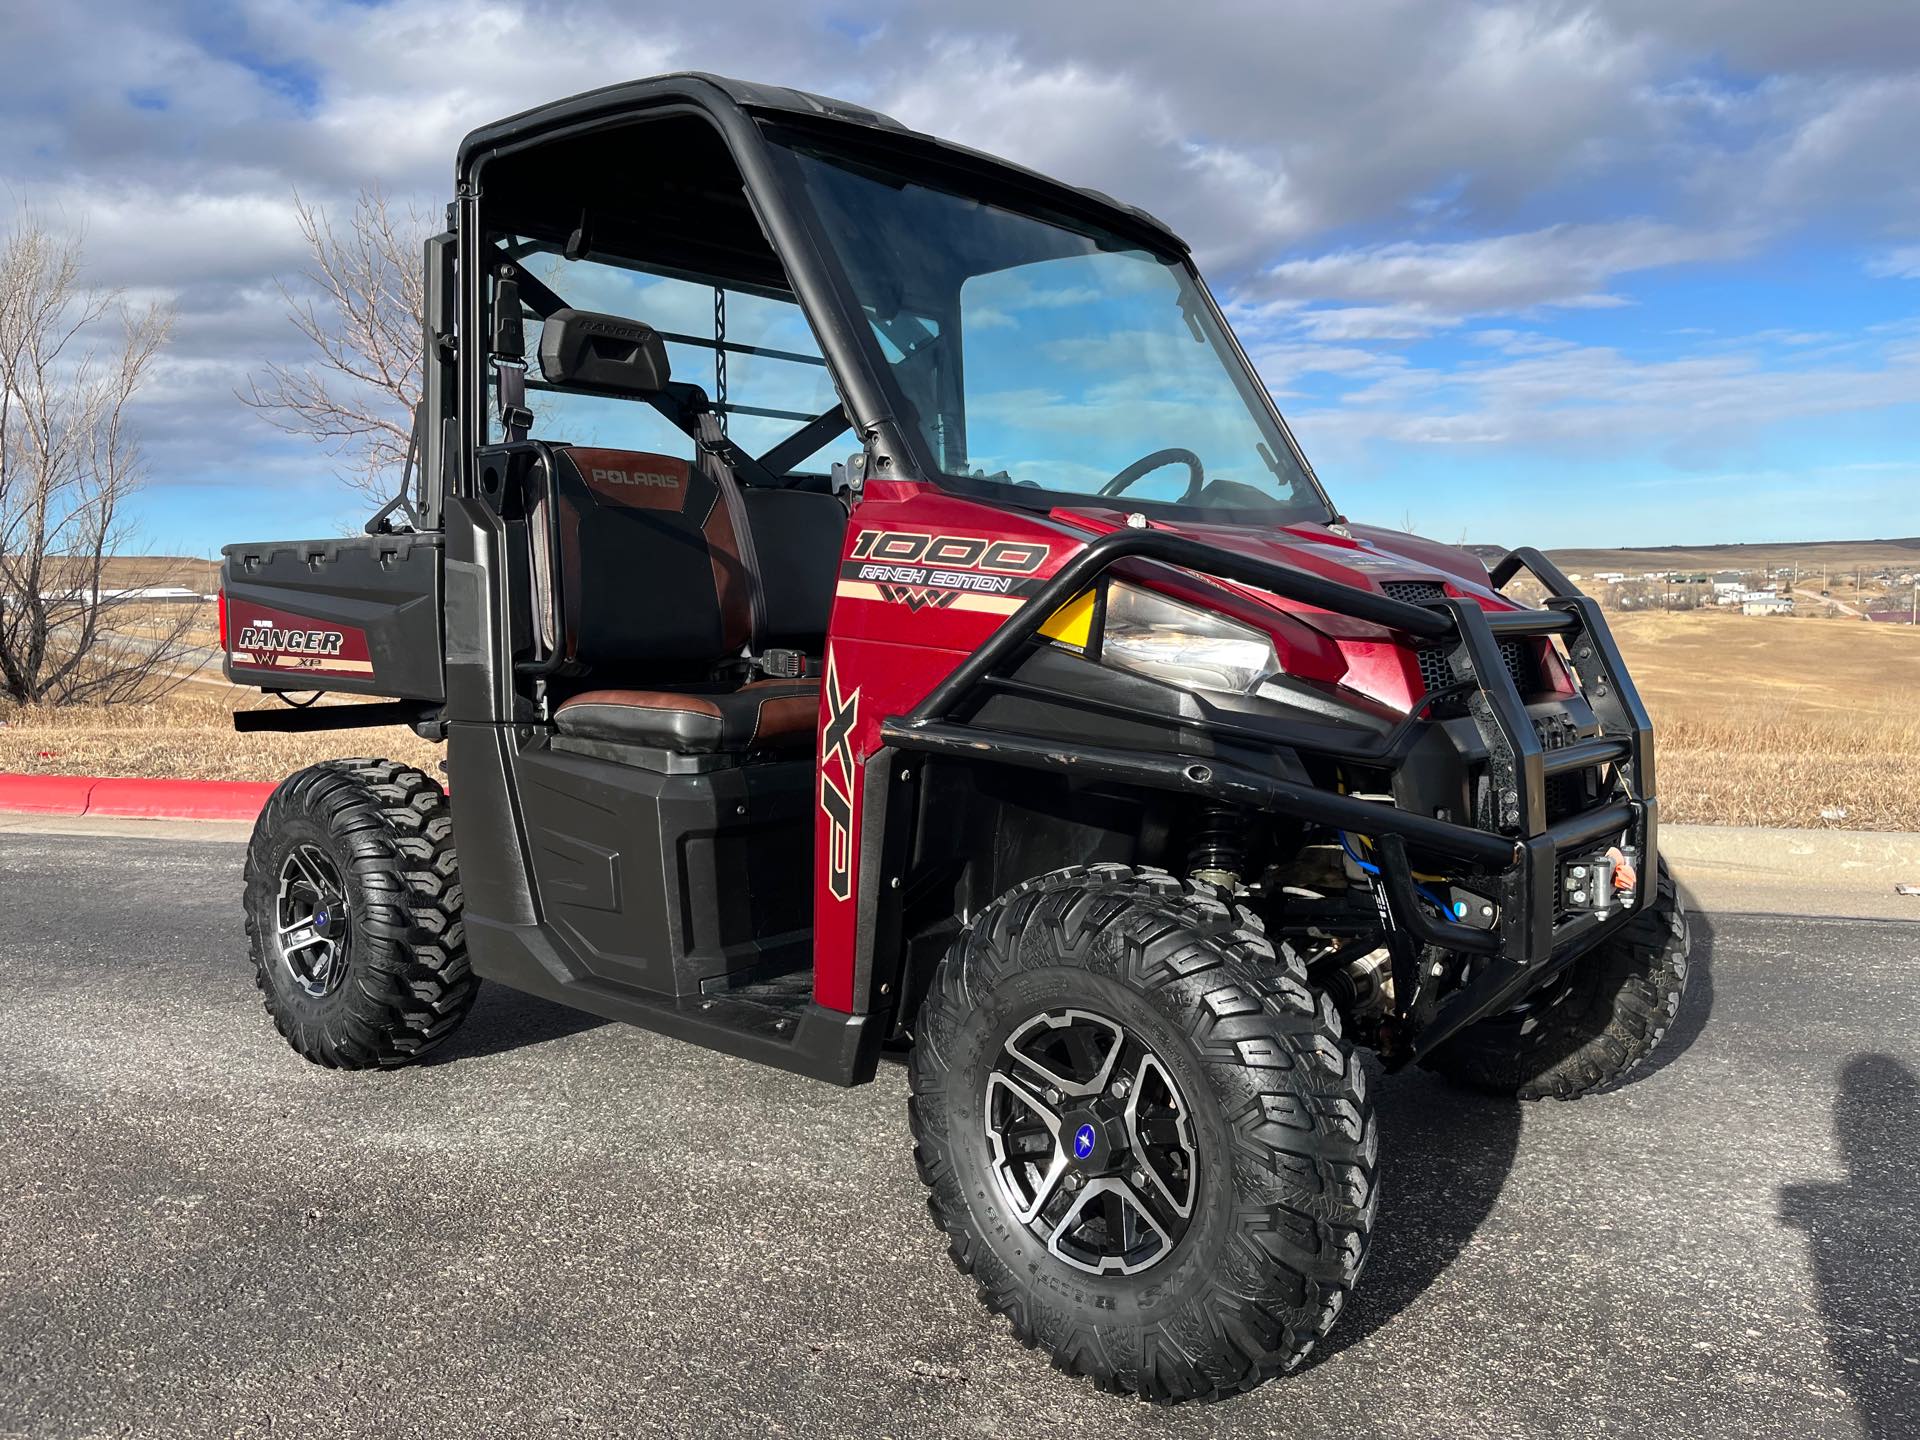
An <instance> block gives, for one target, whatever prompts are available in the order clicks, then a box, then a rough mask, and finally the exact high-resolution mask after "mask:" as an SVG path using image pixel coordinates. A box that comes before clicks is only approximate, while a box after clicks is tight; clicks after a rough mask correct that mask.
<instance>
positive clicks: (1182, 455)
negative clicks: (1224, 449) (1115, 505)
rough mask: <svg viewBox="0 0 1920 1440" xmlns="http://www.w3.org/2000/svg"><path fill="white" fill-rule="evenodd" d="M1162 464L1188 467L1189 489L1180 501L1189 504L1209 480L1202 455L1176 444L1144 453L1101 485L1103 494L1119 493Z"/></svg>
mask: <svg viewBox="0 0 1920 1440" xmlns="http://www.w3.org/2000/svg"><path fill="white" fill-rule="evenodd" d="M1162 465H1184V466H1186V467H1187V489H1186V493H1185V494H1184V495H1182V496H1181V497H1180V501H1179V503H1181V504H1183V505H1184V504H1187V503H1190V502H1191V501H1193V500H1194V499H1195V498H1197V497H1198V496H1199V494H1200V487H1201V486H1202V485H1204V484H1206V482H1207V472H1206V471H1205V470H1203V469H1202V468H1201V466H1200V457H1199V456H1198V455H1196V454H1194V453H1193V451H1191V450H1187V449H1184V448H1182V447H1181V446H1178V445H1174V446H1171V447H1169V448H1168V449H1165V450H1156V451H1154V452H1153V453H1152V454H1151V455H1142V456H1141V457H1140V458H1139V459H1138V460H1136V461H1134V462H1133V463H1132V464H1131V465H1129V466H1127V468H1126V469H1124V470H1122V471H1121V472H1120V473H1119V474H1118V475H1116V476H1114V477H1113V479H1111V480H1109V481H1108V482H1107V483H1106V484H1105V485H1102V486H1101V487H1100V493H1101V494H1102V495H1118V494H1120V493H1121V492H1122V491H1124V490H1125V489H1126V488H1127V487H1128V486H1130V485H1132V484H1133V483H1134V482H1135V481H1137V480H1141V479H1144V478H1145V477H1146V476H1148V475H1151V474H1152V473H1153V472H1154V471H1155V470H1158V469H1159V468H1160V467H1161V466H1162Z"/></svg>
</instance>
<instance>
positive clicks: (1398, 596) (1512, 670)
mask: <svg viewBox="0 0 1920 1440" xmlns="http://www.w3.org/2000/svg"><path fill="white" fill-rule="evenodd" d="M1380 588H1381V589H1382V590H1384V591H1386V593H1387V596H1388V598H1390V599H1393V600H1402V601H1405V602H1406V603H1407V604H1409V605H1422V604H1425V603H1427V602H1428V601H1431V600H1444V599H1446V597H1447V590H1446V587H1445V586H1444V585H1441V584H1440V583H1439V582H1437V581H1434V580H1385V581H1382V582H1381V584H1380ZM1413 653H1414V659H1415V660H1416V661H1418V662H1419V665H1420V683H1421V684H1422V685H1424V686H1425V687H1426V689H1427V691H1428V692H1429V693H1431V692H1433V691H1435V690H1444V689H1445V688H1446V687H1447V686H1449V685H1452V684H1455V683H1457V682H1458V680H1459V679H1460V677H1459V676H1458V675H1456V674H1455V673H1454V669H1453V666H1452V664H1451V663H1449V661H1448V660H1447V652H1446V650H1445V649H1443V648H1442V647H1441V646H1438V645H1423V646H1421V647H1420V648H1419V649H1417V650H1415V651H1414V652H1413ZM1500 659H1501V662H1502V663H1503V664H1504V665H1505V666H1506V667H1507V674H1509V675H1511V676H1512V677H1513V683H1514V684H1515V685H1517V686H1519V688H1520V693H1521V694H1522V695H1527V694H1531V693H1532V692H1533V691H1534V690H1536V689H1538V688H1539V687H1538V685H1537V684H1536V679H1537V676H1536V674H1535V673H1534V670H1533V667H1532V666H1531V665H1529V664H1528V656H1527V652H1526V650H1525V648H1524V646H1523V643H1522V642H1521V641H1519V640H1516V639H1508V640H1502V641H1501V642H1500ZM1465 708H1466V707H1465V706H1464V705H1463V704H1462V703H1461V702H1460V701H1459V700H1451V701H1445V702H1443V703H1441V704H1440V705H1438V706H1436V707H1435V711H1436V713H1438V714H1443V715H1446V714H1452V715H1458V714H1460V713H1462V712H1463V711H1464V710H1465Z"/></svg>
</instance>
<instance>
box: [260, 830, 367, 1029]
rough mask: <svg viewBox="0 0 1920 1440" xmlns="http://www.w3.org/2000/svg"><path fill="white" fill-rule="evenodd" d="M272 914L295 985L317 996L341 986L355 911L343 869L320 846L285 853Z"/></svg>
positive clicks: (277, 940) (283, 959)
mask: <svg viewBox="0 0 1920 1440" xmlns="http://www.w3.org/2000/svg"><path fill="white" fill-rule="evenodd" d="M274 914H275V919H276V921H277V924H276V926H275V929H274V944H275V945H276V947H277V948H278V949H279V951H280V961H281V963H282V964H283V965H285V966H286V967H287V974H288V975H290V976H292V977H293V982H294V984H296V985H298V986H299V987H300V988H301V989H302V990H304V991H306V993H307V994H309V995H311V996H312V997H313V998H314V999H316V1000H318V999H320V998H321V997H323V996H326V995H331V994H332V993H333V992H334V991H335V990H337V989H339V988H340V982H341V981H342V980H344V979H345V978H346V975H347V947H348V945H349V943H350V941H349V933H348V932H349V929H350V926H351V910H350V907H349V906H348V903H347V891H346V887H345V886H344V885H342V884H341V883H340V872H339V870H338V869H336V868H335V867H334V863H333V861H332V860H331V859H329V858H328V856H327V852H326V851H324V850H322V849H321V848H320V847H319V846H318V845H296V846H294V847H293V848H292V849H291V850H289V851H288V852H287V858H286V859H285V860H284V861H282V862H281V865H280V893H279V896H278V898H277V899H276V901H275V907H274Z"/></svg>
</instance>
